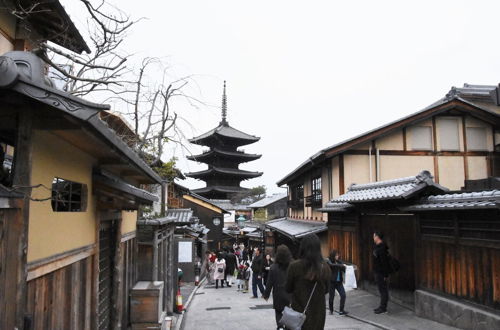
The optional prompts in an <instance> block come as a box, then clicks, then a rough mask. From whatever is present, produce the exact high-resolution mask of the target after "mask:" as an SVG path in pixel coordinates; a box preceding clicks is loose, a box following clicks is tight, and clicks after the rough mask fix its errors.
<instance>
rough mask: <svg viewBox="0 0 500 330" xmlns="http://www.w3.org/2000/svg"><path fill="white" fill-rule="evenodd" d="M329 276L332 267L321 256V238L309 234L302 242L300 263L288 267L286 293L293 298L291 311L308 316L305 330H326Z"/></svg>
mask: <svg viewBox="0 0 500 330" xmlns="http://www.w3.org/2000/svg"><path fill="white" fill-rule="evenodd" d="M330 275H331V272H330V267H328V265H327V264H326V262H325V261H324V260H323V257H322V255H321V244H320V241H319V238H318V236H317V235H315V234H310V235H307V236H305V237H304V238H302V241H301V242H300V248H299V259H298V260H296V261H293V262H292V263H291V264H290V266H289V267H288V273H287V278H286V285H285V289H286V291H287V292H288V293H291V295H292V296H291V301H292V302H291V307H292V308H293V309H294V310H295V311H297V312H300V313H303V312H304V313H305V314H306V320H305V322H304V324H303V325H302V329H304V330H322V329H323V328H324V327H325V317H326V308H325V307H326V306H325V294H326V293H327V292H328V289H329V283H330ZM308 301H309V304H308ZM306 306H307V310H306Z"/></svg>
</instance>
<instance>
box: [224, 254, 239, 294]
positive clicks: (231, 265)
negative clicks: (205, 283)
mask: <svg viewBox="0 0 500 330" xmlns="http://www.w3.org/2000/svg"><path fill="white" fill-rule="evenodd" d="M224 259H225V260H226V270H225V274H224V279H225V280H226V283H227V286H228V287H229V288H230V287H231V285H232V284H233V276H234V270H235V269H236V266H237V265H238V261H237V260H236V256H235V255H234V253H233V252H232V250H229V251H228V252H227V253H226V257H225V258H224Z"/></svg>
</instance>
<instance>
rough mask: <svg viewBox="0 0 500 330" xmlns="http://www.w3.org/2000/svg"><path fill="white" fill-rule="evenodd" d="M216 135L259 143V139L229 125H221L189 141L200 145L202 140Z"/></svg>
mask: <svg viewBox="0 0 500 330" xmlns="http://www.w3.org/2000/svg"><path fill="white" fill-rule="evenodd" d="M214 134H217V135H220V136H223V137H228V138H233V139H240V140H248V141H254V142H255V141H259V139H260V138H259V137H256V136H253V135H250V134H247V133H244V132H242V131H239V130H237V129H236V128H233V127H231V126H229V125H222V124H221V125H219V126H217V127H216V128H214V129H212V130H210V131H208V132H206V133H204V134H202V135H200V136H198V137H195V138H192V139H191V140H189V142H191V143H198V142H200V141H201V140H204V139H206V138H208V137H210V136H212V135H214Z"/></svg>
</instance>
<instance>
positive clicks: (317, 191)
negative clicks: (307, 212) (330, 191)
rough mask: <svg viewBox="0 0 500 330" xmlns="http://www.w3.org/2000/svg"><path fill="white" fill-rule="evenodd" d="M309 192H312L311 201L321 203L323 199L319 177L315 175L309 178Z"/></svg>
mask: <svg viewBox="0 0 500 330" xmlns="http://www.w3.org/2000/svg"><path fill="white" fill-rule="evenodd" d="M311 187H312V189H311V192H312V199H313V202H315V203H318V202H319V203H321V202H322V200H323V196H322V191H321V177H320V176H319V177H316V178H314V179H312V180H311Z"/></svg>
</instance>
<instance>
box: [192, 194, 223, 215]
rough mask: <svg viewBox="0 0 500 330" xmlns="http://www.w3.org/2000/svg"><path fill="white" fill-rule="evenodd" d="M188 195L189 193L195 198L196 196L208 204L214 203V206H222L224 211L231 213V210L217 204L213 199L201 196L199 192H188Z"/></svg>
mask: <svg viewBox="0 0 500 330" xmlns="http://www.w3.org/2000/svg"><path fill="white" fill-rule="evenodd" d="M187 195H188V196H191V197H194V198H196V199H198V200H200V201H203V202H205V203H208V204H210V205H213V206H215V207H218V208H220V209H221V210H222V213H231V212H229V211H228V210H227V209H225V208H223V207H220V206H219V205H217V204H216V203H215V202H214V201H213V200H212V199H208V198H205V197H203V196H201V195H198V194H196V193H194V192H190V193H188V194H187Z"/></svg>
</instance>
